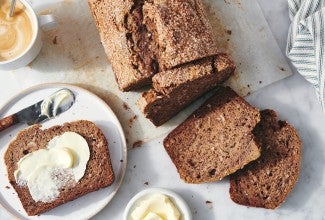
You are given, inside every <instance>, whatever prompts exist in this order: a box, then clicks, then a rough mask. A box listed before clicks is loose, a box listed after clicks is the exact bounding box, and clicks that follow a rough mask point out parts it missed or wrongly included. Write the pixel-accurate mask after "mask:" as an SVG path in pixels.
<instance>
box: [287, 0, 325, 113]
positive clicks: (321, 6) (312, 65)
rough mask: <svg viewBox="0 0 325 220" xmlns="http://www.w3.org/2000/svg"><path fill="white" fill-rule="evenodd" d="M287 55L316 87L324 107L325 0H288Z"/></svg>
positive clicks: (324, 107)
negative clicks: (289, 23) (289, 21)
mask: <svg viewBox="0 0 325 220" xmlns="http://www.w3.org/2000/svg"><path fill="white" fill-rule="evenodd" d="M288 3H289V16H290V20H291V22H292V23H291V26H290V29H289V34H288V44H287V51H286V53H287V56H288V57H289V59H290V60H291V61H292V63H293V65H294V66H295V67H296V68H297V70H298V72H299V73H300V74H301V75H303V76H304V77H305V78H306V79H307V80H308V81H309V82H310V83H312V84H313V86H314V87H315V90H316V93H317V96H318V98H319V101H320V102H321V105H322V108H323V110H324V111H325V0H288Z"/></svg>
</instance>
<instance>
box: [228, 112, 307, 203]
mask: <svg viewBox="0 0 325 220" xmlns="http://www.w3.org/2000/svg"><path fill="white" fill-rule="evenodd" d="M254 135H255V136H256V140H257V141H258V143H259V146H260V147H261V157H260V158H259V159H257V160H256V161H253V162H252V163H250V164H248V165H247V166H246V167H244V169H242V170H239V171H238V172H236V173H235V174H233V175H232V176H231V177H230V189H229V193H230V197H231V199H232V200H233V201H234V202H236V203H238V204H241V205H246V206H254V207H263V208H267V209H275V208H277V207H279V206H280V205H281V203H282V202H284V200H285V198H286V197H287V195H288V194H289V192H290V191H291V190H292V188H293V187H294V185H295V183H296V182H297V180H298V176H299V170H300V161H301V146H302V143H301V140H300V138H299V135H298V133H297V131H296V130H295V128H294V127H293V126H291V125H290V124H288V123H287V122H285V121H279V120H278V117H277V115H276V113H275V111H273V110H263V111H261V122H260V123H259V124H258V125H257V126H256V128H255V129H254Z"/></svg>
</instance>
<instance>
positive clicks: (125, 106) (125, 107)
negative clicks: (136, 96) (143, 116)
mask: <svg viewBox="0 0 325 220" xmlns="http://www.w3.org/2000/svg"><path fill="white" fill-rule="evenodd" d="M123 108H124V109H125V110H130V107H129V106H128V104H126V103H125V102H123Z"/></svg>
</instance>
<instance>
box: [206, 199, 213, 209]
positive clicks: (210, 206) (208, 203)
mask: <svg viewBox="0 0 325 220" xmlns="http://www.w3.org/2000/svg"><path fill="white" fill-rule="evenodd" d="M205 204H207V205H208V208H209V209H212V202H211V201H209V200H207V201H205Z"/></svg>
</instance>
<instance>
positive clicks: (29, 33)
mask: <svg viewBox="0 0 325 220" xmlns="http://www.w3.org/2000/svg"><path fill="white" fill-rule="evenodd" d="M10 4H11V0H0V70H13V69H17V68H20V67H23V66H26V65H27V64H29V63H30V62H31V61H33V60H34V59H35V58H36V56H37V55H38V54H39V52H40V50H41V47H42V37H41V34H42V31H41V30H40V28H43V27H49V26H53V24H55V19H54V17H53V16H52V15H41V16H36V14H35V12H34V10H33V8H32V7H31V6H30V4H29V3H27V2H26V0H17V2H16V7H15V11H14V14H13V16H12V17H10V15H9V11H10Z"/></svg>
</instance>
